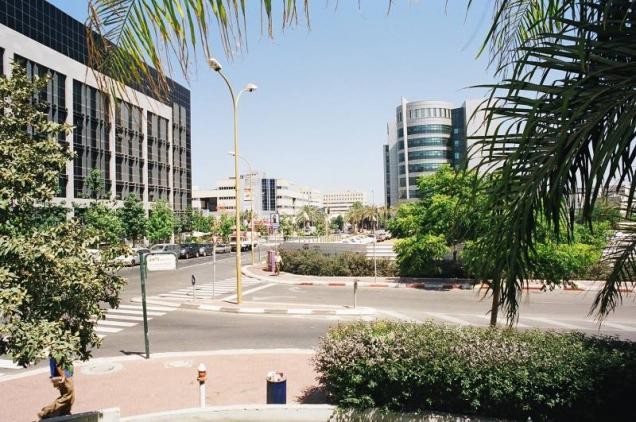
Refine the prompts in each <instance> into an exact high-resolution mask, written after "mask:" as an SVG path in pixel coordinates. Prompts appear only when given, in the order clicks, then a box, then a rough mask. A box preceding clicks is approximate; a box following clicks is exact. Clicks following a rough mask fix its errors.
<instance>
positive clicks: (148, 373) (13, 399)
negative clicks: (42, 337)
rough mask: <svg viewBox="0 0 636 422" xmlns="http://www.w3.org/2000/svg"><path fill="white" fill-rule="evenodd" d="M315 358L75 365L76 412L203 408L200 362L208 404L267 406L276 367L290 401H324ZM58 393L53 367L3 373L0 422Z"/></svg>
mask: <svg viewBox="0 0 636 422" xmlns="http://www.w3.org/2000/svg"><path fill="white" fill-rule="evenodd" d="M312 356H313V351H311V350H305V349H267V350H250V349H247V350H227V351H208V352H184V353H172V354H155V355H151V358H150V359H149V360H146V359H143V358H142V357H139V356H123V357H122V356H118V357H114V358H111V359H95V360H92V361H89V362H86V363H83V364H78V365H77V366H76V367H75V376H74V377H73V379H74V383H75V404H74V405H73V413H80V412H86V411H90V410H96V409H104V408H109V407H118V408H120V410H121V415H122V416H130V415H139V414H145V413H155V412H161V411H168V410H175V409H183V408H191V407H198V406H199V384H198V382H197V381H196V376H197V367H198V365H199V364H200V363H204V364H205V365H206V366H207V368H208V381H207V383H206V387H207V389H206V404H207V406H220V405H235V404H265V402H266V381H265V376H266V374H267V372H269V371H272V370H276V371H281V372H283V373H284V374H285V375H286V377H287V403H289V404H291V403H301V402H304V403H324V399H323V397H321V396H320V395H316V393H315V392H314V393H313V394H311V389H312V388H313V387H315V386H316V385H317V383H316V376H317V374H316V373H315V372H314V370H313V365H312V364H311V358H312ZM56 392H57V390H55V389H53V387H52V386H51V383H50V381H49V379H48V368H45V369H36V370H33V371H29V372H27V373H24V374H20V375H16V376H6V377H3V378H0V397H2V403H3V405H2V406H0V421H31V420H33V419H34V418H35V415H36V414H37V412H38V411H39V410H40V409H41V408H42V406H44V405H45V404H47V403H49V402H50V401H52V400H53V399H54V398H55V397H56ZM304 395H306V396H307V397H306V398H305V399H304V400H303V397H304Z"/></svg>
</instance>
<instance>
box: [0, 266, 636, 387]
mask: <svg viewBox="0 0 636 422" xmlns="http://www.w3.org/2000/svg"><path fill="white" fill-rule="evenodd" d="M243 262H244V263H247V262H250V254H249V253H244V254H243ZM234 264H235V259H234V254H225V255H220V256H219V257H218V259H217V264H216V279H217V280H218V281H221V282H220V284H223V281H225V283H226V285H227V286H226V288H227V289H228V290H227V291H226V294H227V293H230V292H233V291H234V290H233V286H234V283H235V279H234V272H235V267H234ZM212 268H213V266H212V259H211V257H205V258H196V259H190V260H182V261H180V263H179V266H178V268H177V270H176V271H170V272H153V273H149V277H148V283H147V292H148V296H152V295H158V294H161V293H168V292H172V291H178V290H180V289H188V288H190V287H191V284H190V279H191V276H192V275H194V276H195V277H196V279H197V283H210V282H211V281H212ZM121 274H122V275H123V276H125V277H126V278H127V279H128V284H127V286H126V287H125V288H124V290H123V292H122V294H121V299H122V300H121V308H122V309H124V308H126V307H128V308H129V309H132V308H133V307H137V308H138V307H139V305H138V304H133V303H131V302H130V299H131V298H132V297H135V296H139V295H140V278H139V268H138V267H134V268H127V269H122V270H121ZM244 280H245V283H246V285H247V284H249V283H251V284H249V287H255V286H257V287H259V288H260V289H259V290H257V291H255V292H253V293H247V294H244V297H243V299H244V301H252V302H258V303H260V304H261V305H262V306H263V307H275V306H278V305H280V304H303V305H304V306H305V307H311V306H312V305H339V306H352V305H353V291H352V289H351V288H345V287H317V286H291V285H278V284H273V285H269V286H268V287H265V288H262V287H264V286H267V285H268V284H269V283H263V282H257V281H254V280H249V279H245V278H244ZM249 290H251V289H250V288H247V289H245V290H244V291H249ZM594 294H595V293H594V292H575V291H554V292H530V293H529V294H528V295H525V296H524V298H523V299H522V303H521V308H520V318H519V320H518V325H517V326H518V327H519V328H521V329H528V328H542V329H555V330H579V331H584V332H586V333H587V334H591V335H598V334H605V335H614V336H618V337H620V338H623V339H629V340H636V303H635V301H634V295H631V296H627V297H625V298H624V300H623V304H622V306H620V307H619V308H618V309H617V310H616V312H615V313H614V314H612V315H610V316H609V318H608V319H607V320H606V321H605V322H604V323H603V325H601V326H600V328H599V324H598V322H597V321H596V320H595V319H594V318H593V316H589V315H588V313H589V310H590V307H591V304H592V301H593V298H594ZM357 305H358V306H366V307H372V308H375V309H377V310H378V316H377V317H378V318H384V319H392V320H406V321H418V322H421V321H425V320H429V319H431V320H434V321H437V322H441V323H446V324H451V325H480V326H486V325H487V324H488V321H489V316H488V311H489V308H490V304H489V298H485V299H483V298H482V293H480V292H478V291H468V290H451V291H425V290H417V289H408V288H399V289H391V288H360V289H359V290H358V296H357ZM150 310H151V311H153V312H154V314H152V315H151V318H152V319H151V320H150V321H149V338H150V351H151V353H160V352H175V351H204V350H219V349H237V348H240V349H243V348H249V349H262V348H312V347H314V346H315V345H316V344H317V343H318V341H319V338H320V337H321V336H323V335H324V334H325V333H326V331H327V330H328V328H329V327H330V326H332V325H334V324H338V323H341V322H342V321H351V320H352V319H351V317H338V318H340V319H336V317H333V316H301V315H298V316H289V315H245V314H242V315H237V314H225V313H216V312H206V311H199V310H187V309H175V310H171V309H169V310H166V309H161V307H158V308H157V309H152V307H151V309H150ZM122 312H126V311H122ZM151 313H152V312H151ZM139 314H140V312H139V313H138V315H139ZM125 318H129V320H128V321H127V320H125ZM140 319H141V318H139V317H138V316H137V317H135V316H133V317H124V319H123V320H119V321H114V322H113V321H111V322H112V323H113V325H114V326H113V327H112V332H107V333H106V334H105V337H104V339H103V344H102V347H101V348H100V349H98V350H95V351H94V356H96V357H107V356H117V355H125V354H132V353H143V351H144V340H143V324H142V323H141V321H140ZM0 363H1V362H0ZM19 371H20V370H16V369H8V368H3V367H2V366H1V365H0V374H10V373H15V372H19ZM1 376H2V375H0V377H1Z"/></svg>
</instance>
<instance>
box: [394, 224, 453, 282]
mask: <svg viewBox="0 0 636 422" xmlns="http://www.w3.org/2000/svg"><path fill="white" fill-rule="evenodd" d="M395 252H396V253H397V264H398V266H399V268H400V275H402V276H411V277H439V276H441V275H442V273H443V271H442V268H441V262H442V259H443V258H444V255H446V254H447V253H448V247H447V246H446V239H445V238H444V236H443V235H439V236H435V235H432V234H427V235H418V236H411V237H407V238H405V239H400V240H398V241H397V242H395Z"/></svg>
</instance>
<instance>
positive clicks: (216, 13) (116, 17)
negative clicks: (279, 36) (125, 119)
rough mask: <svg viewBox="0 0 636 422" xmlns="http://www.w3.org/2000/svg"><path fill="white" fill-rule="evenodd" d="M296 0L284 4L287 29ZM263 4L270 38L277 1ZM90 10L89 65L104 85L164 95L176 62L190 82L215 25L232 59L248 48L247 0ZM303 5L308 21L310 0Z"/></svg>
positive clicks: (160, 0)
mask: <svg viewBox="0 0 636 422" xmlns="http://www.w3.org/2000/svg"><path fill="white" fill-rule="evenodd" d="M297 1H298V0H286V1H283V2H282V7H281V9H282V25H283V27H285V26H288V25H292V24H295V23H296V22H297V17H298V7H297ZM250 4H252V3H250ZM261 4H262V5H263V6H264V9H265V14H264V16H263V18H262V19H265V20H266V21H267V22H268V28H269V29H268V33H269V34H270V36H271V35H272V21H273V18H274V17H273V11H272V2H271V0H263V1H262V3H261ZM88 7H89V18H88V21H87V27H88V30H87V39H88V44H89V64H90V66H91V67H92V68H93V69H94V70H95V74H96V75H97V76H99V78H98V80H99V81H100V83H101V84H102V85H103V86H106V85H109V84H110V83H111V82H112V80H114V81H117V82H120V83H122V84H125V85H130V86H133V87H142V88H144V90H150V91H151V92H153V93H154V94H160V95H161V94H165V93H166V92H167V91H168V90H169V86H168V83H167V79H166V78H167V76H170V75H171V74H172V68H173V64H174V62H175V61H176V62H177V64H178V66H179V70H180V73H181V74H182V75H184V77H185V78H186V79H188V76H189V75H190V73H191V72H190V70H191V66H192V64H193V62H194V60H195V59H196V57H191V56H190V55H191V52H196V51H200V52H203V54H204V55H205V56H206V57H209V56H210V55H211V53H212V51H211V50H212V49H211V45H212V43H211V39H210V37H211V35H212V34H211V32H212V29H213V28H214V27H215V26H216V29H217V30H218V41H219V43H220V44H221V46H222V48H223V50H224V54H225V55H226V56H227V57H228V58H231V57H232V56H233V54H234V53H235V51H236V50H237V49H238V50H239V51H240V49H242V48H246V45H247V44H246V37H245V32H246V30H247V23H246V15H247V7H248V2H247V1H246V0H90V1H89V6H88ZM302 7H303V8H304V10H305V17H306V19H307V22H309V0H303V6H302ZM106 77H107V78H106ZM111 88H112V87H111Z"/></svg>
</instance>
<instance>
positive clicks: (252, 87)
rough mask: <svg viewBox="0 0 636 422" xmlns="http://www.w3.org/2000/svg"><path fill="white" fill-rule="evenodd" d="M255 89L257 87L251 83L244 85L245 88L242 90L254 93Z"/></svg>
mask: <svg viewBox="0 0 636 422" xmlns="http://www.w3.org/2000/svg"><path fill="white" fill-rule="evenodd" d="M256 88H258V87H257V86H256V84H253V83H251V82H250V83H249V84H247V85H245V88H244V89H245V91H247V92H254V91H256Z"/></svg>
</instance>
